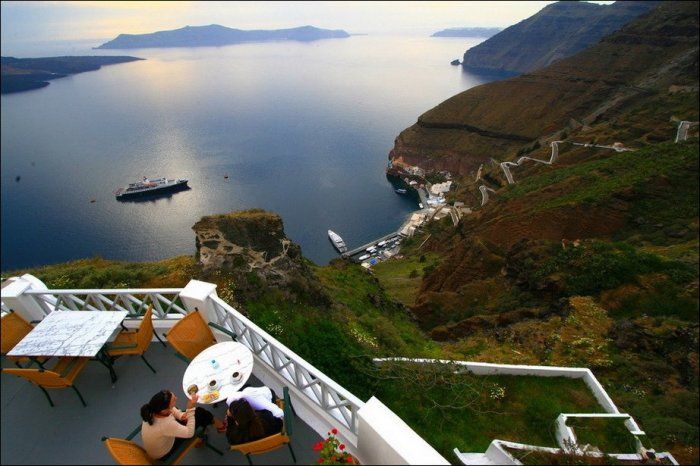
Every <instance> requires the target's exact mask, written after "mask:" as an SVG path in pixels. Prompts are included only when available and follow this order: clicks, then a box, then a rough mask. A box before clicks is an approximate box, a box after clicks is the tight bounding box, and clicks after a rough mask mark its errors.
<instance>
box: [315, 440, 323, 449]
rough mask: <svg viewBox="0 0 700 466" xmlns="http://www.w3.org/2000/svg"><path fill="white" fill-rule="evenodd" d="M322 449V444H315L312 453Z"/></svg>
mask: <svg viewBox="0 0 700 466" xmlns="http://www.w3.org/2000/svg"><path fill="white" fill-rule="evenodd" d="M322 448H323V443H321V442H317V443H316V444H315V445H314V451H320V450H321V449H322Z"/></svg>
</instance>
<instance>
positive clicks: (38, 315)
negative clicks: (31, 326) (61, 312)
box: [2, 274, 51, 322]
mask: <svg viewBox="0 0 700 466" xmlns="http://www.w3.org/2000/svg"><path fill="white" fill-rule="evenodd" d="M29 290H34V291H36V290H39V291H43V290H46V291H48V288H47V287H46V285H44V283H43V282H42V281H41V280H39V279H38V278H36V277H35V276H33V275H30V274H24V275H22V276H21V277H13V279H12V282H11V283H10V284H9V285H7V286H5V287H4V288H3V289H2V301H3V303H4V304H5V306H6V307H8V308H9V309H12V310H13V311H15V312H16V313H17V314H18V315H19V316H20V317H22V318H23V319H24V320H26V321H28V322H31V321H33V320H42V319H43V318H44V317H46V315H47V314H48V313H49V312H50V311H51V309H49V308H48V307H44V306H42V304H39V301H38V300H37V299H35V298H34V297H33V296H30V295H27V294H24V292H25V291H29Z"/></svg>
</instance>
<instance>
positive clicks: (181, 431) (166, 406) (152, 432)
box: [141, 390, 223, 459]
mask: <svg viewBox="0 0 700 466" xmlns="http://www.w3.org/2000/svg"><path fill="white" fill-rule="evenodd" d="M198 398H199V397H198V395H197V394H196V393H195V394H194V395H192V398H191V399H190V400H189V401H188V402H187V409H186V410H185V412H182V411H180V410H179V409H177V408H176V407H175V403H176V402H177V397H176V396H175V394H174V393H173V392H171V391H170V390H161V391H160V392H158V393H156V394H155V395H153V398H151V401H149V402H148V403H146V404H145V405H143V406H142V407H141V418H142V419H143V423H142V424H141V438H142V439H143V446H144V449H145V450H146V453H148V456H150V457H151V458H153V459H164V458H166V457H167V456H168V455H170V453H172V452H173V451H174V450H175V449H176V448H177V447H178V446H179V445H180V444H181V443H182V442H184V441H185V439H190V438H192V437H193V436H194V431H195V429H196V428H198V427H201V426H208V425H210V424H214V425H215V426H216V427H217V429H220V428H223V423H222V422H221V421H220V420H218V419H214V415H213V414H212V413H210V412H209V411H207V410H206V409H204V408H199V407H197V408H196V409H195V405H196V404H197V400H198Z"/></svg>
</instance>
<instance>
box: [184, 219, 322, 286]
mask: <svg viewBox="0 0 700 466" xmlns="http://www.w3.org/2000/svg"><path fill="white" fill-rule="evenodd" d="M192 229H193V230H194V231H195V234H196V248H197V252H196V256H195V257H196V259H197V260H198V261H199V263H200V264H201V266H202V268H203V270H204V271H205V272H211V271H214V270H220V269H221V270H227V271H233V272H237V273H240V274H242V275H245V274H249V273H253V274H255V275H256V276H257V277H258V278H261V279H263V280H265V281H266V282H267V283H268V284H277V285H287V284H289V283H291V282H292V281H294V280H296V279H299V278H302V279H303V278H308V277H310V276H311V272H310V270H309V268H308V267H307V265H306V264H305V263H304V259H303V257H302V255H301V248H300V247H299V245H297V244H295V243H293V242H292V241H291V240H290V239H289V238H287V237H286V236H285V234H284V225H283V223H282V219H281V218H280V216H279V215H277V214H274V213H271V212H266V211H264V210H261V209H251V210H244V211H238V212H231V213H228V214H224V215H211V216H207V217H203V218H202V219H201V220H200V221H199V222H197V223H196V224H195V225H194V226H193V227H192ZM243 281H245V280H243Z"/></svg>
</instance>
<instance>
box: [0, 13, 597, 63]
mask: <svg viewBox="0 0 700 466" xmlns="http://www.w3.org/2000/svg"><path fill="white" fill-rule="evenodd" d="M549 3H552V2H549V1H529V2H520V1H503V2H500V1H499V2H484V1H469V2H439V1H431V2H364V1H363V2H110V1H105V2H102V1H77V2H73V1H40V2H21V1H20V2H14V1H3V2H1V3H0V5H1V6H0V9H1V11H0V13H1V16H0V21H1V29H0V32H1V37H2V49H3V53H5V52H11V51H12V49H13V48H15V47H16V46H18V45H21V44H23V43H28V42H29V43H30V42H42V41H47V42H48V41H75V40H81V41H87V40H94V41H95V42H96V45H99V43H101V42H104V41H106V40H109V39H113V38H114V37H116V36H117V35H118V34H120V33H131V34H140V33H147V32H154V31H159V30H167V29H177V28H180V27H183V26H187V25H190V26H201V25H206V24H221V25H223V26H228V27H235V28H240V29H277V28H288V27H296V26H303V25H307V24H308V25H313V26H317V27H322V28H329V29H345V30H346V31H348V32H350V33H369V34H410V35H429V34H431V33H432V32H435V31H437V30H440V29H443V28H448V27H460V26H462V27H463V26H501V27H506V26H510V25H511V24H515V23H517V22H518V21H521V20H523V19H525V18H527V17H528V16H531V15H533V14H535V13H536V12H538V11H539V10H541V9H542V8H543V7H544V6H546V5H547V4H549ZM597 3H610V2H597Z"/></svg>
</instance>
